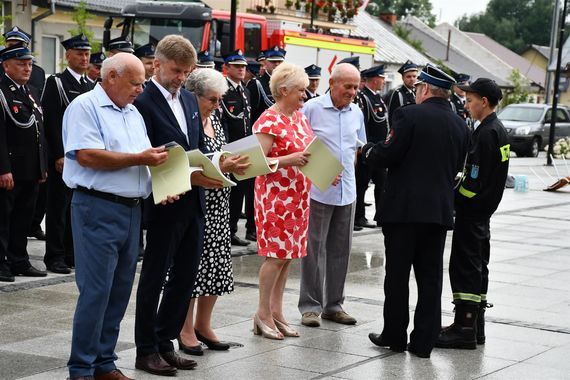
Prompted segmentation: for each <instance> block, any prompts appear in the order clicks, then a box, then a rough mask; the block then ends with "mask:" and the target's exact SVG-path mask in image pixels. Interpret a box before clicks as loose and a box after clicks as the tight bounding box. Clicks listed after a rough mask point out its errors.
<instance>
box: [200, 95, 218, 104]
mask: <svg viewBox="0 0 570 380" xmlns="http://www.w3.org/2000/svg"><path fill="white" fill-rule="evenodd" d="M198 96H199V97H201V98H202V99H206V100H208V101H209V102H210V103H212V104H220V103H221V102H222V98H218V97H215V96H212V97H211V98H207V97H205V96H202V95H198Z"/></svg>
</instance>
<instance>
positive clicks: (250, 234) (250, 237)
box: [245, 232, 257, 241]
mask: <svg viewBox="0 0 570 380" xmlns="http://www.w3.org/2000/svg"><path fill="white" fill-rule="evenodd" d="M245 240H249V241H257V235H256V234H255V232H246V234H245Z"/></svg>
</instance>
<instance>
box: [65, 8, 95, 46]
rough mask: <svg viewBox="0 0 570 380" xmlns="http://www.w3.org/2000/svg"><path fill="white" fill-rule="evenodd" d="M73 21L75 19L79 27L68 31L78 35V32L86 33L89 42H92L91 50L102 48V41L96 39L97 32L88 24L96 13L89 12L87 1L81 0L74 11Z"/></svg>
mask: <svg viewBox="0 0 570 380" xmlns="http://www.w3.org/2000/svg"><path fill="white" fill-rule="evenodd" d="M71 18H72V19H73V21H75V23H76V25H77V27H76V28H73V29H69V30H68V32H69V34H71V35H72V36H76V35H78V34H81V33H83V34H85V36H86V37H87V39H88V40H89V42H90V43H91V51H93V52H96V51H100V50H101V41H95V34H94V33H93V31H92V30H91V29H90V28H89V27H88V26H87V21H89V20H92V19H94V18H95V16H94V15H92V14H91V13H89V11H88V10H87V3H85V1H84V0H81V2H80V3H79V5H78V6H77V8H76V9H75V11H74V12H73V16H72V17H71Z"/></svg>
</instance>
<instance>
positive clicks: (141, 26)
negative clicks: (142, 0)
mask: <svg viewBox="0 0 570 380" xmlns="http://www.w3.org/2000/svg"><path fill="white" fill-rule="evenodd" d="M133 29H134V31H133V34H132V41H133V44H134V45H135V47H139V46H142V45H146V44H148V43H152V44H154V45H155V46H156V44H157V43H158V41H160V40H161V39H162V38H163V37H164V36H166V35H169V34H179V35H182V36H184V37H186V38H188V39H189V40H190V42H192V45H194V47H195V48H196V51H197V52H198V51H200V50H201V48H202V36H203V35H204V23H203V22H202V21H194V20H175V19H162V18H153V19H148V18H136V19H135V27H134V28H133Z"/></svg>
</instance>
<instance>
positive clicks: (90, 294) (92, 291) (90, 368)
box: [67, 191, 141, 378]
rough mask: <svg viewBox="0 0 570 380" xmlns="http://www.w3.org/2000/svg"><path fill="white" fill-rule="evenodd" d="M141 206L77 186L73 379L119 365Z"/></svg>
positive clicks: (73, 214)
mask: <svg viewBox="0 0 570 380" xmlns="http://www.w3.org/2000/svg"><path fill="white" fill-rule="evenodd" d="M140 223H141V208H140V206H136V207H133V208H131V207H128V206H125V205H122V204H119V203H114V202H111V201H107V200H104V199H100V198H96V197H94V196H92V195H88V194H84V193H81V192H78V191H75V192H74V193H73V198H72V201H71V227H72V233H73V246H74V251H75V281H76V283H77V287H78V288H79V298H78V300H77V307H76V309H75V316H74V318H73V336H72V341H71V356H70V358H69V362H68V363H67V366H68V368H69V375H70V377H71V378H73V377H80V376H93V375H94V374H103V373H107V372H110V371H112V370H114V369H115V368H116V367H115V360H116V359H117V356H116V355H115V346H116V344H117V339H118V337H119V325H120V323H121V320H122V319H123V316H124V314H125V310H126V308H127V305H128V303H129V297H130V294H131V289H132V286H133V281H134V276H135V270H136V265H137V255H138V245H139V234H140Z"/></svg>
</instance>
